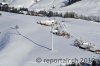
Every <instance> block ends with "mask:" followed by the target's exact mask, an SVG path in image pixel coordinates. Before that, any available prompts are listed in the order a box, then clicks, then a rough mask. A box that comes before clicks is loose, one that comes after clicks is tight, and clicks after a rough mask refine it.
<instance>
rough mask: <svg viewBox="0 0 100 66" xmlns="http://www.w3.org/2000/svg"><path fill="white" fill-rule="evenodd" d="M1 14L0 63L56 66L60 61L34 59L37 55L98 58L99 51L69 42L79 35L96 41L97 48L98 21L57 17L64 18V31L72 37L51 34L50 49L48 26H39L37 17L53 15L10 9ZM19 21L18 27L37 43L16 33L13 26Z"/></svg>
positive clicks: (60, 19) (16, 65) (98, 40)
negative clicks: (44, 61)
mask: <svg viewBox="0 0 100 66" xmlns="http://www.w3.org/2000/svg"><path fill="white" fill-rule="evenodd" d="M1 13H2V16H0V32H1V34H0V66H51V65H52V66H57V65H59V64H60V63H59V64H49V63H35V60H36V58H38V57H40V58H42V59H59V58H62V59H65V58H69V59H74V58H77V59H78V60H79V61H80V58H98V55H96V54H94V53H92V52H89V51H86V50H82V49H79V48H77V47H74V46H71V44H73V40H74V39H75V38H81V39H82V40H84V41H87V42H89V43H93V44H95V47H96V48H100V44H99V43H100V29H99V28H100V24H99V23H95V22H92V21H85V20H80V19H70V18H68V19H64V18H56V17H55V19H56V20H57V21H58V22H61V21H64V24H65V25H66V27H67V29H66V30H67V31H68V32H70V34H71V35H73V36H74V37H71V38H70V39H67V38H65V37H60V36H56V35H54V51H50V50H48V49H46V48H44V47H47V48H50V49H51V33H50V30H51V28H50V27H47V26H41V25H39V24H37V23H36V22H37V21H40V20H45V19H54V17H52V18H47V17H38V16H26V15H18V14H12V13H6V12H1ZM16 25H18V26H19V29H18V31H19V32H20V33H21V34H22V35H24V36H26V37H28V38H29V39H31V40H32V41H34V42H36V43H38V44H39V45H41V46H44V47H40V46H38V45H36V44H34V43H33V42H31V41H29V40H28V39H26V38H25V37H23V36H21V35H18V34H17V32H16V31H15V30H14V29H11V27H14V26H16Z"/></svg>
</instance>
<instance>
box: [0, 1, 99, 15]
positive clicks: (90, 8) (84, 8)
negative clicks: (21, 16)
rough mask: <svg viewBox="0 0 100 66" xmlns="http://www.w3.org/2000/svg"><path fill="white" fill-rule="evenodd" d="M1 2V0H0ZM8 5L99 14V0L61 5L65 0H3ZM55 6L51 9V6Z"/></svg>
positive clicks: (31, 8)
mask: <svg viewBox="0 0 100 66" xmlns="http://www.w3.org/2000/svg"><path fill="white" fill-rule="evenodd" d="M0 1H1V2H2V1H3V0H0ZM5 1H6V2H7V3H9V5H10V6H14V7H26V8H29V9H30V10H36V11H38V10H47V11H48V10H52V11H56V12H62V13H65V12H76V13H78V14H80V15H81V14H82V15H86V16H87V15H89V16H99V12H100V8H99V7H100V0H81V1H79V2H76V3H74V4H71V5H70V6H66V7H62V8H61V6H62V4H63V1H65V0H37V2H36V0H5ZM53 6H54V7H55V8H54V9H52V7H53Z"/></svg>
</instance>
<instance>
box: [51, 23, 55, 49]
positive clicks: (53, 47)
mask: <svg viewBox="0 0 100 66" xmlns="http://www.w3.org/2000/svg"><path fill="white" fill-rule="evenodd" d="M53 26H54V24H53V23H52V25H51V31H53ZM53 40H54V39H53V33H51V44H52V51H53V50H54V43H53Z"/></svg>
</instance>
